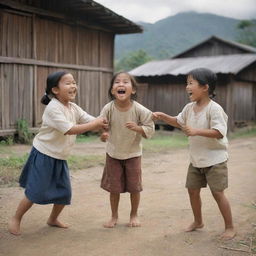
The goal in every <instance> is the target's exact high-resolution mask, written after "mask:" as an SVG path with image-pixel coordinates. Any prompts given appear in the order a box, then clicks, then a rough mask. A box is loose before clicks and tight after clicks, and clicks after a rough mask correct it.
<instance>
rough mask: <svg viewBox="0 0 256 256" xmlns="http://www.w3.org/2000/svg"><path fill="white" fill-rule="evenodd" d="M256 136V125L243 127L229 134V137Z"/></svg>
mask: <svg viewBox="0 0 256 256" xmlns="http://www.w3.org/2000/svg"><path fill="white" fill-rule="evenodd" d="M255 136H256V127H255V126H252V127H246V128H243V129H239V130H236V131H235V132H232V133H230V134H229V136H228V138H229V139H237V138H248V137H255Z"/></svg>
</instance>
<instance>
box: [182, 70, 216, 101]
mask: <svg viewBox="0 0 256 256" xmlns="http://www.w3.org/2000/svg"><path fill="white" fill-rule="evenodd" d="M187 76H191V77H192V78H193V79H195V80H196V81H198V83H199V85H201V86H205V85H207V84H208V86H209V96H210V98H214V97H215V96H216V95H215V93H214V90H215V86H216V81H217V75H216V74H215V73H214V72H213V71H212V70H210V69H208V68H196V69H193V70H191V71H190V72H189V73H188V75H187Z"/></svg>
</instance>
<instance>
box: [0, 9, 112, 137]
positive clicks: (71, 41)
mask: <svg viewBox="0 0 256 256" xmlns="http://www.w3.org/2000/svg"><path fill="white" fill-rule="evenodd" d="M0 35H1V37H0V100H1V102H0V136H1V135H4V134H9V133H13V132H14V129H15V128H16V121H17V120H18V119H26V120H27V121H28V122H29V125H30V127H38V126H40V123H41V116H42V113H43V110H44V105H42V104H41V103H40V99H41V97H42V96H43V94H44V90H45V86H46V78H47V75H48V74H49V73H51V72H53V71H57V70H67V71H69V72H71V73H72V74H73V75H74V77H75V79H76V80H77V82H78V86H79V94H78V97H77V103H79V104H80V105H81V107H82V108H84V109H85V111H87V112H88V113H90V114H92V115H95V116H97V115H98V114H99V112H100V109H101V108H102V106H103V105H104V104H106V103H107V102H108V96H107V91H108V87H109V83H110V80H111V77H112V74H113V48H114V34H112V33H110V32H106V31H101V30H96V29H90V28H88V27H83V26H78V25H75V24H65V23H63V22H58V21H57V20H50V19H47V18H46V17H45V18H43V17H39V16H37V15H34V14H29V13H25V12H17V11H11V10H7V9H0Z"/></svg>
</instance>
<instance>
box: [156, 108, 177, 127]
mask: <svg viewBox="0 0 256 256" xmlns="http://www.w3.org/2000/svg"><path fill="white" fill-rule="evenodd" d="M152 119H153V120H154V121H155V120H161V121H164V122H165V123H167V124H169V125H171V126H174V127H177V128H181V126H180V125H179V124H178V122H177V118H176V117H174V116H169V115H167V114H165V113H163V112H154V113H153V114H152Z"/></svg>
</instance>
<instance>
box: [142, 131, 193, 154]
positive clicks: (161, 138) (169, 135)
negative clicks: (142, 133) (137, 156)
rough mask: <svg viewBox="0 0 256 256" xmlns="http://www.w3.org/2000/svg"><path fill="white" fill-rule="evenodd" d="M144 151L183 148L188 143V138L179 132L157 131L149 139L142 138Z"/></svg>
mask: <svg viewBox="0 0 256 256" xmlns="http://www.w3.org/2000/svg"><path fill="white" fill-rule="evenodd" d="M142 143H143V149H144V151H146V152H164V151H166V150H168V149H174V148H183V147H186V146H187V145H188V138H187V137H186V136H185V135H184V134H182V133H180V132H166V133H162V132H157V133H156V134H155V135H154V136H153V137H152V138H151V139H143V142H142Z"/></svg>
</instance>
